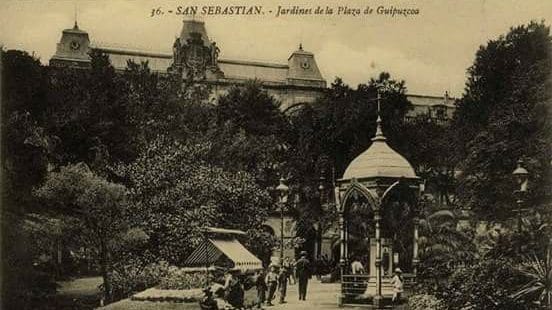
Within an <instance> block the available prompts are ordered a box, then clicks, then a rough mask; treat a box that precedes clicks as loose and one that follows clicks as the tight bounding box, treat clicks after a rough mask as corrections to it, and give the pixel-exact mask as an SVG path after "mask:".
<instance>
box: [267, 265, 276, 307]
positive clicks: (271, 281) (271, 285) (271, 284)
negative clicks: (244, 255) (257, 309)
mask: <svg viewBox="0 0 552 310" xmlns="http://www.w3.org/2000/svg"><path fill="white" fill-rule="evenodd" d="M269 268H270V271H269V272H268V274H267V275H266V284H267V286H268V297H267V299H266V305H267V306H272V300H273V299H274V293H275V292H276V288H277V287H278V274H277V273H276V266H275V265H272V266H270V267H269Z"/></svg>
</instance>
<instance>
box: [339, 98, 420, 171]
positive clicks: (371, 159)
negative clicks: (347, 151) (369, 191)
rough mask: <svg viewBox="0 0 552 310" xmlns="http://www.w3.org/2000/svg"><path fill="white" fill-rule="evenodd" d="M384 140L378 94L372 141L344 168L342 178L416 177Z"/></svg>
mask: <svg viewBox="0 0 552 310" xmlns="http://www.w3.org/2000/svg"><path fill="white" fill-rule="evenodd" d="M386 140H387V139H386V138H385V136H384V135H383V131H382V130H381V117H380V115H379V95H378V119H377V128H376V135H375V136H374V137H373V138H372V141H373V143H372V145H370V147H369V148H368V149H367V150H366V151H364V152H362V153H361V154H360V155H358V156H357V157H356V158H355V159H353V161H352V162H351V163H350V164H349V166H348V167H347V169H346V170H345V173H344V174H343V179H352V178H356V179H366V178H417V176H416V173H415V172H414V169H413V168H412V166H411V165H410V163H409V162H408V160H406V158H404V157H403V156H402V155H401V154H399V153H398V152H396V151H395V150H393V149H392V148H391V147H390V146H389V145H387V142H386Z"/></svg>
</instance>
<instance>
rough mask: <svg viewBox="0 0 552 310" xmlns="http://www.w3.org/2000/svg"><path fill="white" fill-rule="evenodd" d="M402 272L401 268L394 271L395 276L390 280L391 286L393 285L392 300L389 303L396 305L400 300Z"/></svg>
mask: <svg viewBox="0 0 552 310" xmlns="http://www.w3.org/2000/svg"><path fill="white" fill-rule="evenodd" d="M401 273H402V270H401V268H396V269H395V275H394V276H393V278H392V279H391V284H392V285H393V298H392V299H391V302H392V303H393V304H397V303H399V302H400V300H401V293H402V292H403V290H404V289H403V279H402V277H401Z"/></svg>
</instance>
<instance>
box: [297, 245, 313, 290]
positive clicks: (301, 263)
mask: <svg viewBox="0 0 552 310" xmlns="http://www.w3.org/2000/svg"><path fill="white" fill-rule="evenodd" d="M300 255H301V258H299V260H298V261H297V263H296V264H295V266H296V270H297V280H298V282H299V300H305V299H306V297H307V285H308V284H309V278H310V276H311V271H310V268H311V266H310V262H309V260H308V259H307V252H305V251H301V254H300Z"/></svg>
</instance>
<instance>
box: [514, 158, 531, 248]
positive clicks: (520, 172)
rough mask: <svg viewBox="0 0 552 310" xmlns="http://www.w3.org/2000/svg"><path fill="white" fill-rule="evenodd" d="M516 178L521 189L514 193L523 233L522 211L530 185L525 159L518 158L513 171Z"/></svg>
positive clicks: (519, 227) (519, 231)
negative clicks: (524, 165)
mask: <svg viewBox="0 0 552 310" xmlns="http://www.w3.org/2000/svg"><path fill="white" fill-rule="evenodd" d="M512 175H513V176H514V178H515V180H516V181H517V183H518V185H519V189H516V190H515V191H514V194H517V200H516V202H517V205H518V233H519V234H520V235H521V220H522V218H521V213H522V207H523V199H524V197H525V195H526V194H527V185H528V179H529V172H528V171H527V169H525V168H523V160H521V159H520V160H518V162H517V168H516V170H514V172H513V173H512ZM520 249H521V243H520Z"/></svg>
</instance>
